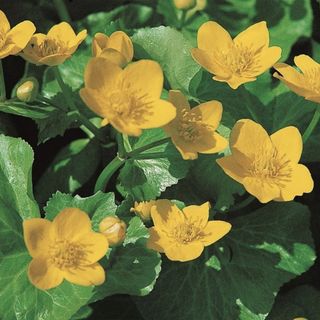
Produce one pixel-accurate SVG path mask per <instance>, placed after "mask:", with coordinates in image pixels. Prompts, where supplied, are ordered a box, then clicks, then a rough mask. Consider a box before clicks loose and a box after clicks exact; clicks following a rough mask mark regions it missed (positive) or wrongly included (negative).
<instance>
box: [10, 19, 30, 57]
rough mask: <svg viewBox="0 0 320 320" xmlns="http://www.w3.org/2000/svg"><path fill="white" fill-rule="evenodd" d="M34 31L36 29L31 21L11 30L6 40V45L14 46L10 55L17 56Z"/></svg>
mask: <svg viewBox="0 0 320 320" xmlns="http://www.w3.org/2000/svg"><path fill="white" fill-rule="evenodd" d="M35 31H36V27H35V26H34V24H33V23H32V22H31V21H23V22H21V23H19V24H17V25H16V26H15V27H14V28H12V29H11V30H10V31H9V32H8V34H7V39H6V43H14V44H15V49H14V50H13V51H11V54H17V53H18V52H20V51H21V50H22V49H24V48H25V47H26V45H27V44H28V42H29V41H30V39H31V37H32V35H33V34H34V32H35Z"/></svg>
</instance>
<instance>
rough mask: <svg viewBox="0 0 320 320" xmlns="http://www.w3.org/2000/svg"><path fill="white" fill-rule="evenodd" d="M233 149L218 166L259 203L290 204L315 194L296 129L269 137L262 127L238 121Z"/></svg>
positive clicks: (231, 139)
mask: <svg viewBox="0 0 320 320" xmlns="http://www.w3.org/2000/svg"><path fill="white" fill-rule="evenodd" d="M230 146H231V151H232V155H231V156H227V157H224V158H221V159H218V160H217V162H218V164H219V165H220V166H221V167H222V169H223V170H224V172H225V173H226V174H227V175H229V176H230V177H231V178H233V179H234V180H236V181H238V182H239V183H241V184H243V186H244V187H245V189H246V190H247V191H248V192H249V193H250V194H252V195H254V196H255V197H256V198H258V200H259V201H260V202H262V203H266V202H268V201H271V200H276V201H291V200H293V199H294V197H295V196H297V195H302V194H303V193H304V192H307V193H308V192H311V191H312V189H313V180H312V177H311V175H310V172H309V170H308V168H307V167H305V166H304V165H302V164H299V160H300V157H301V153H302V147H303V144H302V139H301V135H300V132H299V131H298V129H297V128H295V127H291V126H290V127H285V128H283V129H280V130H279V131H277V132H275V133H274V134H272V135H271V136H269V135H268V133H267V132H266V131H265V130H264V128H263V127H262V126H261V125H260V124H258V123H256V122H254V121H252V120H249V119H243V120H239V121H238V122H237V123H236V124H235V126H234V128H233V129H232V132H231V136H230Z"/></svg>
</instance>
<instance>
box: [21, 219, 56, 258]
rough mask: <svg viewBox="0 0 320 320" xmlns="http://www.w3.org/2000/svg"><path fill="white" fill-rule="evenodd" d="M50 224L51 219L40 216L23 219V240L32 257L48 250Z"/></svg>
mask: <svg viewBox="0 0 320 320" xmlns="http://www.w3.org/2000/svg"><path fill="white" fill-rule="evenodd" d="M51 224H52V222H51V221H49V220H47V219H40V218H33V219H28V220H24V221H23V237H24V242H25V244H26V247H27V249H28V251H29V253H30V255H31V256H32V257H36V256H39V255H43V254H45V253H46V252H47V251H48V250H49V245H50V241H51V237H50V229H51Z"/></svg>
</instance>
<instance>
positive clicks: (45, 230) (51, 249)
mask: <svg viewBox="0 0 320 320" xmlns="http://www.w3.org/2000/svg"><path fill="white" fill-rule="evenodd" d="M23 230H24V241H25V243H26V246H27V248H28V251H29V253H30V255H31V257H32V258H33V259H32V261H31V263H30V265H29V269H28V276H29V279H30V281H31V282H32V284H33V285H35V286H36V287H37V288H39V289H42V290H47V289H51V288H54V287H57V286H58V285H59V284H61V282H62V281H63V279H66V280H67V281H70V282H72V283H75V284H79V285H83V286H91V285H99V284H102V283H103V282H104V280H105V272H104V269H103V268H102V267H101V266H100V264H99V263H97V261H98V260H100V259H101V258H102V257H103V256H104V255H105V254H106V252H107V250H108V241H107V239H106V238H105V237H104V236H103V235H102V234H99V233H96V232H93V231H92V230H91V222H90V219H89V217H88V215H87V214H86V213H85V212H83V211H81V210H79V209H77V208H66V209H64V210H63V211H61V212H60V213H59V214H58V215H57V216H56V217H55V219H54V220H53V221H52V222H51V221H49V220H46V219H40V218H34V219H30V220H25V221H24V222H23Z"/></svg>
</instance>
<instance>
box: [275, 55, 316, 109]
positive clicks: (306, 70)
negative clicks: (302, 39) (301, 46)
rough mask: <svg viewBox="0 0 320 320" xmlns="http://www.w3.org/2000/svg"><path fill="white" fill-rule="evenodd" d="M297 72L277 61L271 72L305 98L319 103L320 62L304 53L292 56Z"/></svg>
mask: <svg viewBox="0 0 320 320" xmlns="http://www.w3.org/2000/svg"><path fill="white" fill-rule="evenodd" d="M294 63H295V64H296V66H297V67H298V68H299V69H300V70H301V71H302V73H301V72H299V71H297V70H296V69H294V68H293V67H291V66H289V65H287V64H285V63H277V64H276V65H275V66H274V68H275V69H276V70H277V71H278V72H279V73H278V72H275V73H274V74H273V76H274V77H276V78H278V79H279V80H281V81H282V82H283V83H284V84H286V85H287V86H288V87H289V88H290V89H291V90H292V91H293V92H295V93H296V94H298V95H299V96H302V97H304V98H305V99H307V100H311V101H314V102H317V103H320V81H319V79H320V64H319V63H317V62H316V61H314V60H313V59H312V58H310V57H309V56H307V55H305V54H301V55H299V56H296V57H294Z"/></svg>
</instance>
